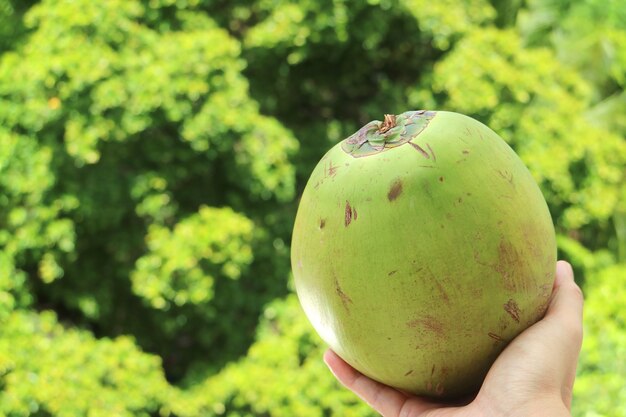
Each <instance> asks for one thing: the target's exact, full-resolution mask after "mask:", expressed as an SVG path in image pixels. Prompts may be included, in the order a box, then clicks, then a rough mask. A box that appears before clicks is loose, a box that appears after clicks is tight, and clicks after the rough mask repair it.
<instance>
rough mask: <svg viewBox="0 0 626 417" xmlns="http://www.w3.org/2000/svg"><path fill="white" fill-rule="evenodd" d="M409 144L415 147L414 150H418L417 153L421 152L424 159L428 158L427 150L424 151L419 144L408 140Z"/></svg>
mask: <svg viewBox="0 0 626 417" xmlns="http://www.w3.org/2000/svg"><path fill="white" fill-rule="evenodd" d="M408 144H409V145H411V146H412V147H413V149H415V150H416V151H418V152H419V153H421V154H422V156H423V157H424V158H426V159H430V155H429V154H428V152H426V151H425V150H424V148H422V147H421V146H419V145H418V144H417V143H413V142H408Z"/></svg>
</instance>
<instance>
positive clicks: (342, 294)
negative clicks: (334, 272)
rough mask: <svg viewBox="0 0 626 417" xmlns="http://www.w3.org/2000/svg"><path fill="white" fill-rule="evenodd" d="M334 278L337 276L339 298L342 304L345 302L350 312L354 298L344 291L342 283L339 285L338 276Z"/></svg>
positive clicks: (336, 286)
mask: <svg viewBox="0 0 626 417" xmlns="http://www.w3.org/2000/svg"><path fill="white" fill-rule="evenodd" d="M334 278H335V291H336V292H337V295H338V296H339V299H340V300H341V304H343V307H344V308H345V309H346V311H347V312H348V313H350V306H349V304H353V303H352V298H350V296H349V295H348V294H346V293H345V292H343V289H342V288H341V285H339V280H338V279H337V277H336V276H335V277H334Z"/></svg>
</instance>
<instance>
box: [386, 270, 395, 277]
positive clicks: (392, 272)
mask: <svg viewBox="0 0 626 417" xmlns="http://www.w3.org/2000/svg"><path fill="white" fill-rule="evenodd" d="M396 272H398V270H397V269H394V270H393V271H390V272H389V273H387V276H388V277H390V276H392V275H393V274H395V273H396Z"/></svg>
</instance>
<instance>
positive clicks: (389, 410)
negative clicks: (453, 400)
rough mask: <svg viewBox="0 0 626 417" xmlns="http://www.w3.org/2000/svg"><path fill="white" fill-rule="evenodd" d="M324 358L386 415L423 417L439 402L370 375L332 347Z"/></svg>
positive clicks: (350, 386) (338, 375)
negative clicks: (354, 366) (401, 390)
mask: <svg viewBox="0 0 626 417" xmlns="http://www.w3.org/2000/svg"><path fill="white" fill-rule="evenodd" d="M324 362H326V364H327V365H328V367H329V368H330V371H331V372H332V373H333V374H334V375H335V377H336V378H337V379H338V380H339V382H341V384H343V385H344V386H345V387H346V388H348V389H349V390H351V391H352V392H354V393H355V394H356V395H358V396H359V397H361V399H363V400H364V401H365V402H367V403H368V404H369V405H370V406H371V407H372V408H373V409H375V410H376V411H378V412H379V413H380V414H382V415H383V416H384V417H419V416H420V415H422V414H423V413H424V412H425V411H427V410H430V409H432V408H435V407H437V406H438V405H437V404H435V403H431V402H429V401H426V400H422V399H419V398H415V397H410V396H408V395H406V394H403V393H401V392H400V391H397V390H395V389H393V388H391V387H389V386H387V385H384V384H381V383H380V382H376V381H374V380H372V379H370V378H368V377H366V376H365V375H363V374H361V373H360V372H358V371H357V370H356V369H354V368H353V367H351V366H350V365H349V364H347V363H346V362H345V361H344V360H343V359H341V358H340V357H339V356H337V354H336V353H335V352H333V351H332V350H330V349H329V350H327V351H326V353H325V354H324Z"/></svg>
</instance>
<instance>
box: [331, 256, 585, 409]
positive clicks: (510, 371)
mask: <svg viewBox="0 0 626 417" xmlns="http://www.w3.org/2000/svg"><path fill="white" fill-rule="evenodd" d="M582 310H583V297H582V292H581V290H580V288H579V287H578V286H577V285H576V283H575V282H574V273H573V271H572V267H571V266H570V264H568V263H567V262H565V261H559V262H557V266H556V279H555V282H554V287H553V290H552V298H551V301H550V304H549V306H548V310H547V312H546V315H545V316H544V318H543V319H541V320H540V321H539V322H537V323H535V324H534V325H533V326H531V327H529V328H528V329H526V330H525V331H524V332H522V333H521V334H520V335H519V336H517V337H516V338H515V339H514V340H513V341H512V342H511V343H510V344H509V345H508V346H507V347H506V349H505V350H504V351H503V352H502V353H501V354H500V356H498V359H497V360H496V361H495V363H494V364H493V365H492V367H491V369H490V370H489V372H488V373H487V376H486V377H485V381H484V382H483V385H482V387H481V389H480V391H479V392H478V394H476V395H475V396H474V397H473V398H471V399H469V400H467V401H465V402H464V403H461V404H450V403H440V402H436V401H432V400H430V399H425V398H422V397H416V396H412V395H409V394H406V393H404V392H401V391H398V390H396V389H394V388H391V387H389V386H386V385H384V384H381V383H379V382H376V381H374V380H372V379H370V378H368V377H366V376H365V375H362V374H361V373H359V372H358V371H356V370H355V369H354V368H352V367H351V366H350V365H348V364H347V363H346V362H344V361H343V360H342V359H341V358H340V357H339V356H337V355H336V354H335V353H334V352H333V351H331V350H328V351H326V353H325V354H324V361H325V362H326V364H327V365H328V367H329V368H330V370H331V371H332V373H333V374H334V375H335V377H336V378H337V379H338V380H339V382H341V383H342V384H343V385H344V386H345V387H346V388H348V389H350V390H351V391H353V392H354V393H355V394H357V395H358V396H359V397H361V398H362V399H363V400H365V401H366V402H367V403H368V404H369V405H371V406H372V407H373V408H374V409H375V410H376V411H378V412H379V413H381V414H382V415H383V416H384V417H453V416H454V417H456V416H467V417H501V416H536V417H540V416H546V417H561V416H570V408H571V402H572V388H573V385H574V378H575V376H576V364H577V361H578V354H579V352H580V347H581V344H582V336H583V332H582Z"/></svg>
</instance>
